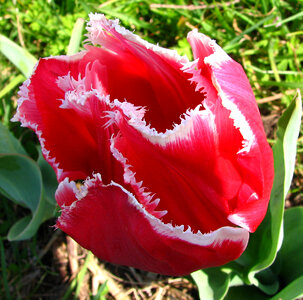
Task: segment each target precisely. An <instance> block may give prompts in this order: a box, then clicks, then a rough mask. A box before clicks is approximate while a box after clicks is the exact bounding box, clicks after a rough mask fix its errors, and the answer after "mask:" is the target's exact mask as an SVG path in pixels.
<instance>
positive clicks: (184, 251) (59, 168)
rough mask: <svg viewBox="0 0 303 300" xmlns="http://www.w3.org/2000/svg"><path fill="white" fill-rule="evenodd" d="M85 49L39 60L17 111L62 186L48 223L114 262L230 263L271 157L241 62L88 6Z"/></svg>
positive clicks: (196, 40)
mask: <svg viewBox="0 0 303 300" xmlns="http://www.w3.org/2000/svg"><path fill="white" fill-rule="evenodd" d="M87 30H88V42H89V44H86V45H85V50H84V51H82V52H80V53H78V54H76V55H72V56H58V57H49V58H43V59H40V60H39V62H38V64H37V66H36V68H35V70H34V72H33V74H32V76H31V77H30V78H29V79H28V80H27V81H26V82H25V83H24V84H23V86H22V87H21V90H20V99H19V102H18V109H17V113H16V115H15V117H14V120H17V121H20V122H21V123H22V125H23V126H27V127H30V128H32V129H33V130H34V131H35V132H36V133H37V135H38V137H39V140H40V142H41V146H42V151H43V154H44V156H45V158H46V160H47V161H48V162H49V163H50V164H51V165H52V167H53V168H54V170H55V171H56V174H57V178H58V181H59V182H60V184H59V187H58V190H57V192H56V200H57V202H58V204H59V206H60V207H61V216H60V217H59V219H58V221H57V227H59V228H61V229H62V230H63V231H64V232H66V233H67V234H69V235H70V236H71V237H72V238H74V239H75V240H76V241H77V242H78V243H79V244H80V245H82V246H83V247H85V248H87V249H89V250H91V251H92V252H93V253H94V254H95V255H96V256H98V257H100V258H102V259H104V260H107V261H109V262H112V263H117V264H122V265H129V266H133V267H136V268H140V269H144V270H149V271H152V272H158V273H162V274H167V275H182V274H188V273H190V272H192V271H194V270H197V269H200V268H207V267H213V266H218V265H222V264H225V263H227V262H229V261H231V260H234V259H236V258H238V257H239V256H240V255H241V254H242V252H243V251H244V250H245V248H246V245H247V242H248V238H249V232H254V231H255V230H256V228H257V227H258V225H259V224H260V223H261V221H262V219H263V218H264V216H265V213H266V210H267V206H268V201H269V197H270V191H271V187H272V181H273V157H272V152H271V149H270V147H269V145H268V143H267V141H266V137H265V134H264V130H263V126H262V121H261V118H260V114H259V111H258V107H257V105H256V101H255V98H254V95H253V93H252V90H251V87H250V84H249V82H248V79H247V77H246V75H245V73H244V71H243V69H242V67H241V66H240V65H239V64H238V63H236V62H235V61H233V60H232V59H231V58H230V57H229V56H228V55H227V54H226V53H225V52H224V51H223V50H222V49H221V48H220V47H219V46H218V45H217V44H216V43H215V42H214V41H212V40H211V39H210V38H208V37H206V36H205V35H203V34H201V33H198V31H197V30H193V31H191V32H190V33H189V34H188V41H189V43H190V45H191V46H192V49H193V55H194V58H195V60H194V61H192V62H189V61H188V59H187V58H186V57H181V56H179V55H178V54H177V53H176V52H175V51H173V50H169V49H164V48H161V47H159V46H156V45H152V44H150V43H148V42H146V41H144V40H142V39H141V38H140V37H138V36H137V35H135V34H133V33H131V32H130V31H128V30H126V29H125V28H123V27H121V26H120V25H119V24H118V20H115V21H113V20H107V19H106V18H105V17H104V16H103V15H99V14H90V21H89V22H88V27H87Z"/></svg>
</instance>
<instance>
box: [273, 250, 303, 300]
mask: <svg viewBox="0 0 303 300" xmlns="http://www.w3.org/2000/svg"><path fill="white" fill-rule="evenodd" d="M300 250H301V251H302V249H300ZM302 287H303V276H301V277H299V278H297V279H296V280H294V281H293V282H292V283H291V284H289V285H288V286H287V287H285V288H284V289H283V290H282V291H281V292H279V293H278V294H276V295H275V296H274V297H272V298H270V300H281V299H283V300H293V299H299V298H300V299H301V297H303V288H302Z"/></svg>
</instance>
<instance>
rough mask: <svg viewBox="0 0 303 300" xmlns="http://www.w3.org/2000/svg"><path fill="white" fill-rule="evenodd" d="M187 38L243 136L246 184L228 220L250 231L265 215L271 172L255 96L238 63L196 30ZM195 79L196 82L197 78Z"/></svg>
mask: <svg viewBox="0 0 303 300" xmlns="http://www.w3.org/2000/svg"><path fill="white" fill-rule="evenodd" d="M188 40H189V42H190V44H191V46H192V48H193V52H194V57H195V58H196V59H197V58H198V59H199V62H201V64H200V65H199V67H200V68H201V74H203V73H205V72H206V73H207V74H210V77H211V79H212V82H213V85H214V86H215V87H216V89H217V91H218V94H219V97H220V98H221V99H222V105H223V106H224V107H225V108H227V109H228V110H230V112H231V114H230V118H232V119H233V120H234V125H235V126H236V127H238V128H239V130H240V132H241V134H242V136H243V138H244V142H243V143H244V145H243V149H242V150H241V151H239V153H238V159H237V161H238V164H239V165H240V166H241V169H242V177H243V181H244V182H245V183H246V185H243V187H242V189H241V190H240V192H239V195H241V197H239V198H238V201H237V202H236V203H235V205H234V207H235V209H234V211H233V212H232V213H231V215H230V216H229V220H230V221H232V222H233V223H235V224H237V225H239V226H242V227H244V228H247V229H248V230H249V231H252V232H253V231H255V230H256V228H257V227H258V225H259V224H260V223H261V221H262V220H263V218H264V216H265V213H266V210H267V205H268V201H269V198H270V191H271V188H272V183H273V176H274V170H273V155H272V151H271V149H270V147H269V145H268V143H267V140H266V136H265V133H264V129H263V125H262V120H261V117H260V113H259V110H258V107H257V104H256V101H255V97H254V95H253V92H252V89H251V87H250V84H249V81H248V79H247V77H246V75H245V73H244V71H243V69H242V67H241V65H240V64H238V63H236V62H235V61H233V60H232V59H231V58H230V57H229V56H228V55H227V54H226V53H225V52H224V51H223V50H222V49H221V48H220V47H219V46H218V45H217V44H216V43H215V42H214V41H211V39H210V38H208V37H206V36H204V35H203V34H200V33H198V32H197V31H192V32H191V33H189V35H188ZM201 80H203V78H201ZM196 81H197V82H199V78H196ZM214 101H216V99H215V98H213V97H207V96H206V100H205V102H204V105H206V106H209V107H211V105H214Z"/></svg>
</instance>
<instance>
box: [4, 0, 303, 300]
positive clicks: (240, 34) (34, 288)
mask: <svg viewBox="0 0 303 300" xmlns="http://www.w3.org/2000/svg"><path fill="white" fill-rule="evenodd" d="M302 11H303V2H302V1H296V0H291V1H278V0H271V1H266V0H243V1H238V0H235V1H228V2H226V1H204V2H203V3H201V2H200V1H196V0H193V1H182V0H179V1H162V0H142V1H139V0H134V1H127V0H121V1H117V0H109V1H95V0H91V1H89V2H86V1H80V0H62V1H59V0H57V1H54V0H50V1H43V0H37V1H30V0H20V1H5V0H0V28H1V34H3V35H5V36H6V37H8V38H10V39H11V40H12V41H14V42H16V43H18V44H19V45H20V46H21V47H23V48H24V49H26V50H27V51H28V52H29V53H31V54H32V55H33V56H34V57H36V58H39V57H44V56H50V55H61V54H65V53H66V52H67V49H68V44H69V40H70V36H71V33H72V29H73V26H74V23H75V22H76V20H77V19H78V18H83V19H85V20H87V19H88V17H87V15H88V13H89V12H100V13H104V14H106V15H107V16H108V17H110V18H120V20H121V22H122V24H123V25H124V26H126V27H127V28H129V29H131V30H134V29H136V33H138V34H139V35H140V36H142V37H143V38H145V39H147V40H148V41H150V42H152V43H159V44H160V45H161V46H164V47H169V48H173V49H176V50H178V51H179V53H180V54H182V55H187V56H188V57H189V58H192V55H191V49H190V47H189V45H188V43H187V42H186V35H187V32H188V31H189V30H191V29H192V28H198V29H199V31H200V32H203V33H205V34H206V35H208V36H210V37H211V38H213V39H215V40H216V41H217V42H218V44H219V45H221V46H222V47H223V48H224V49H225V51H226V52H228V54H229V55H230V56H232V58H234V59H235V60H237V61H238V62H240V63H241V64H242V65H243V67H244V69H245V71H246V73H247V75H248V78H249V80H250V82H251V86H252V88H253V90H254V93H255V96H256V99H257V101H258V103H259V108H260V111H261V113H262V116H263V118H264V122H265V128H266V131H267V134H268V137H269V138H270V139H271V140H272V139H274V131H275V130H274V129H275V124H276V121H277V116H279V115H281V112H282V111H283V110H284V109H285V107H286V106H287V105H288V104H289V103H290V101H291V100H292V99H293V97H294V96H295V93H296V89H297V88H300V89H302V87H303V73H302V60H303V41H302V39H303V22H302V19H303V13H302ZM0 72H1V77H0V98H1V102H0V118H1V121H2V123H3V124H5V125H6V126H7V127H9V128H10V130H11V131H12V132H13V133H14V134H15V136H16V137H18V138H19V139H20V140H21V142H22V144H23V145H24V146H25V148H26V149H27V151H28V152H29V153H30V154H31V155H33V156H34V155H35V151H34V150H33V149H34V146H35V144H36V143H37V141H36V138H35V137H34V135H33V134H32V133H31V132H30V131H29V130H28V129H24V128H20V127H19V125H18V124H14V123H10V121H9V120H10V118H11V117H12V115H13V114H14V111H15V107H16V99H17V91H18V86H19V84H20V83H21V82H22V81H23V80H24V78H25V77H24V76H23V75H22V74H21V73H20V72H19V71H18V69H17V68H15V67H14V65H12V64H11V63H10V62H9V61H8V60H7V59H6V58H5V57H4V56H3V55H0ZM302 199H303V139H302V137H300V138H299V140H298V156H297V163H296V169H295V177H294V180H293V183H292V189H291V193H290V195H289V196H288V198H287V202H286V203H287V206H292V205H302V204H303V200H302ZM1 200H2V201H1V202H0V220H1V223H0V234H1V238H0V250H1V277H2V278H3V281H2V282H3V283H2V285H1V286H0V288H1V289H0V294H1V295H5V296H6V298H7V299H59V297H62V299H78V298H79V299H88V298H89V295H90V297H91V299H105V298H104V297H106V298H108V299H119V296H117V295H118V294H116V295H114V293H115V291H116V292H117V290H118V291H119V290H120V291H123V292H122V294H123V293H124V296H125V297H126V296H129V297H137V299H155V298H156V297H158V298H157V299H162V298H163V297H164V296H165V295H166V297H173V295H175V297H177V298H178V297H181V296H182V297H185V298H184V299H192V298H194V297H196V296H197V290H196V288H195V286H194V285H193V284H192V283H191V282H190V281H189V280H188V279H186V278H182V279H178V280H179V281H177V283H176V282H174V281H173V280H175V279H171V278H166V277H163V276H162V277H161V276H155V275H152V274H146V273H142V272H140V271H137V270H132V269H129V268H120V269H119V268H115V267H113V266H110V265H108V264H105V267H106V268H107V270H108V273H106V274H103V275H102V274H101V275H100V274H99V273H98V271H96V270H98V268H97V267H98V266H99V267H100V264H102V263H100V262H95V261H94V262H92V259H91V257H90V256H86V255H87V253H86V252H85V251H84V250H83V249H79V248H77V251H76V252H77V255H80V256H81V257H80V259H78V261H79V263H78V265H77V267H76V269H75V270H78V271H79V270H80V273H79V274H78V276H74V275H73V274H75V273H73V270H72V267H71V262H72V261H73V259H72V257H73V256H72V253H73V252H72V250H70V249H69V248H68V243H67V241H66V239H65V237H64V236H63V235H62V234H58V235H55V238H52V237H53V236H54V232H53V229H52V228H50V226H51V225H53V223H54V222H53V221H49V222H48V223H46V224H44V225H43V226H41V228H40V230H39V232H38V233H37V235H36V236H35V237H34V238H33V239H32V240H29V241H25V242H18V243H9V242H8V241H7V240H5V238H4V237H5V236H6V233H7V230H8V229H9V228H10V226H11V225H12V224H13V223H14V222H15V221H16V220H18V219H19V218H20V217H21V216H23V215H24V214H25V213H24V209H22V208H20V207H17V206H15V205H13V204H12V203H11V202H9V201H8V200H7V199H5V198H4V197H2V199H1ZM50 241H51V242H52V243H50ZM75 247H76V246H75ZM58 249H59V250H60V251H61V252H60V251H59V250H58ZM85 257H86V258H85ZM56 263H58V264H56ZM64 264H65V265H64ZM96 265H97V267H96ZM102 266H104V265H102ZM60 268H61V269H60ZM64 276H65V277H64ZM73 276H74V277H73ZM98 276H99V277H98ZM102 276H103V277H102ZM64 278H65V279H64ZM96 278H99V279H98V280H97V279H96ZM100 278H101V279H102V280H101V279H100ZM64 280H65V281H64ZM104 282H107V286H105V285H103V284H104ZM93 294H95V298H94V297H93ZM81 297H83V298H81ZM85 297H86V298H85ZM144 297H145V298H144ZM161 297H162V298H161ZM168 299H171V298H168Z"/></svg>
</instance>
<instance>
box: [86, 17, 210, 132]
mask: <svg viewBox="0 0 303 300" xmlns="http://www.w3.org/2000/svg"><path fill="white" fill-rule="evenodd" d="M90 19H91V20H90V22H89V25H90V26H89V27H88V28H87V29H88V31H89V39H90V40H91V41H92V42H93V43H94V44H99V45H102V48H96V47H89V46H88V47H87V49H88V51H89V54H88V55H91V56H92V57H98V59H99V61H100V63H101V64H102V65H103V66H105V67H106V70H107V73H106V74H107V81H106V83H105V82H103V84H104V87H105V89H106V92H107V93H108V94H109V95H111V99H118V100H119V101H121V102H122V101H124V100H125V99H126V100H127V101H128V102H130V103H133V104H134V105H136V106H143V107H147V108H148V109H147V111H146V115H145V120H146V121H147V122H150V123H151V124H152V126H153V127H154V128H156V129H157V130H158V131H161V132H164V131H165V130H166V129H168V128H171V127H172V125H173V123H174V122H176V123H178V122H179V117H180V115H181V114H183V113H184V112H185V111H186V110H187V109H188V108H195V107H196V106H197V105H199V104H201V102H202V100H203V98H204V97H203V94H200V93H196V92H195V87H194V85H191V83H190V81H189V79H190V77H191V76H190V74H187V73H184V72H183V71H182V70H181V68H182V67H184V63H186V62H187V60H186V59H185V58H182V57H180V56H178V54H177V53H176V52H175V51H172V50H167V49H164V48H161V47H157V46H155V45H152V44H149V43H147V42H146V41H143V40H142V39H140V38H139V37H138V36H136V35H134V34H133V33H131V32H129V31H128V30H125V29H124V28H122V27H120V26H119V25H118V23H117V22H116V21H112V20H107V19H106V18H105V17H104V16H102V15H93V14H91V15H90ZM172 107H173V109H172Z"/></svg>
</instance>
